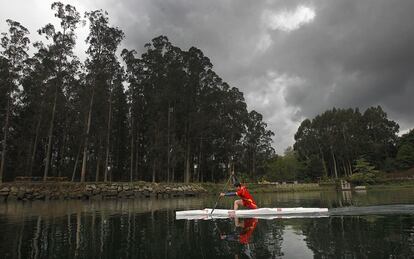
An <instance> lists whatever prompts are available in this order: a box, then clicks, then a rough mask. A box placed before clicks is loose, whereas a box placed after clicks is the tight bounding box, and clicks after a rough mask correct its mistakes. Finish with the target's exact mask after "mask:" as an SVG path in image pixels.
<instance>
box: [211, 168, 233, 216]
mask: <svg viewBox="0 0 414 259" xmlns="http://www.w3.org/2000/svg"><path fill="white" fill-rule="evenodd" d="M232 176H233V174H230V177H229V179H228V180H227V183H226V185H225V186H224V189H223V191H222V192H225V191H226V189H227V186H228V185H229V182H230V179H231V177H232ZM220 198H221V195H220V194H219V196H218V198H217V200H216V204H214V208H213V209H212V210H211V212H210V215H212V214H213V211H214V210H215V209H216V207H217V204H218V202H219V200H220Z"/></svg>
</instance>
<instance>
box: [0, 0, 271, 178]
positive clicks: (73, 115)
mask: <svg viewBox="0 0 414 259" xmlns="http://www.w3.org/2000/svg"><path fill="white" fill-rule="evenodd" d="M51 8H52V10H53V11H54V12H55V16H56V17H57V18H58V19H59V21H60V26H54V25H52V24H46V25H45V26H44V27H42V28H40V29H39V31H38V33H39V34H40V35H43V36H44V38H45V40H44V41H40V42H35V43H34V44H33V46H34V49H33V50H32V51H31V52H33V55H29V54H28V51H29V46H30V40H29V37H28V35H29V31H28V30H27V29H26V28H25V27H24V26H23V25H21V24H20V23H19V22H16V21H13V20H7V23H8V26H9V30H8V31H7V32H4V33H2V38H1V47H2V48H1V49H0V51H1V52H0V121H1V125H2V127H1V128H2V137H1V138H0V139H1V150H0V152H1V169H0V182H1V181H2V180H13V179H14V178H15V177H16V176H40V177H44V179H47V178H46V177H49V176H65V177H68V178H69V179H71V180H72V181H82V182H83V181H119V180H127V181H135V180H146V181H184V182H190V181H217V180H221V179H223V178H225V177H226V175H228V170H231V168H232V167H236V168H237V171H241V172H246V173H247V172H248V173H249V174H250V175H256V174H264V170H265V165H266V163H265V162H266V161H267V160H268V159H269V158H271V157H273V156H274V150H273V148H272V147H271V137H272V135H273V132H271V131H269V130H268V129H267V125H266V123H264V122H263V121H262V115H261V114H259V113H258V112H256V111H250V112H249V111H248V110H247V107H246V103H245V100H244V97H243V93H242V92H240V91H239V90H238V89H237V88H236V87H231V86H229V85H228V84H227V83H226V82H224V81H223V80H222V79H221V78H220V77H219V76H218V75H217V74H216V73H215V72H214V71H213V65H212V64H211V62H210V60H209V59H208V58H207V57H206V56H204V54H203V53H202V51H201V50H199V49H197V48H195V47H191V48H190V49H189V50H188V51H183V50H181V49H180V48H178V47H176V46H174V45H173V44H172V43H171V42H169V41H168V39H167V37H165V36H159V37H157V38H154V39H153V40H152V41H151V42H150V43H148V44H146V45H145V48H146V51H145V53H143V54H142V55H141V56H140V57H138V56H137V53H136V52H135V51H134V50H126V49H124V50H122V51H120V50H119V46H120V44H121V42H122V40H123V38H124V33H123V32H122V30H120V29H119V28H117V27H112V26H110V23H109V20H108V14H107V13H106V12H104V11H102V10H97V11H92V12H87V13H85V16H84V18H85V20H87V21H88V24H89V35H88V37H87V39H86V42H87V44H88V49H87V51H86V54H87V58H86V60H85V62H81V61H80V60H79V59H78V57H76V56H75V54H74V52H73V50H74V47H75V43H76V38H77V37H76V35H75V29H76V28H78V27H79V26H80V25H81V24H82V23H84V20H83V17H81V15H80V14H79V12H77V10H76V8H75V7H73V6H71V5H64V4H62V3H60V2H57V3H53V4H52V6H51ZM81 40H83V39H81ZM117 53H121V57H118V56H117ZM121 60H122V61H123V62H121ZM121 63H122V64H121Z"/></svg>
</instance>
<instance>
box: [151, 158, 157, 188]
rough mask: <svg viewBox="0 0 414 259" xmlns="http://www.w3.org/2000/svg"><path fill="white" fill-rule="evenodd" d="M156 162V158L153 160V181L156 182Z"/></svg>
mask: <svg viewBox="0 0 414 259" xmlns="http://www.w3.org/2000/svg"><path fill="white" fill-rule="evenodd" d="M156 164H157V161H156V159H155V158H154V160H153V161H152V182H153V183H155V173H156V168H155V167H156Z"/></svg>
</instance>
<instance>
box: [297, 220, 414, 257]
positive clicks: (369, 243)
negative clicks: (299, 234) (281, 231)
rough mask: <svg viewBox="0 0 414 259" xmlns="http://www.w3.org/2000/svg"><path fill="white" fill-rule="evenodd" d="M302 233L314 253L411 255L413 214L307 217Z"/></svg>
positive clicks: (413, 243)
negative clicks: (409, 215)
mask: <svg viewBox="0 0 414 259" xmlns="http://www.w3.org/2000/svg"><path fill="white" fill-rule="evenodd" d="M304 223H305V224H303V233H304V235H306V236H307V239H306V240H307V243H308V246H309V248H310V249H312V251H313V252H314V253H315V257H318V258H319V257H322V258H326V257H329V258H331V257H332V258H341V257H344V255H346V256H350V257H352V258H386V257H393V258H394V257H395V258H408V257H409V256H410V255H412V254H413V252H414V249H413V246H414V242H413V240H412V239H411V240H410V233H409V232H407V231H404V230H406V229H410V228H412V226H413V224H414V220H413V218H412V217H404V216H395V215H393V216H385V217H377V216H364V217H361V216H353V217H331V218H328V219H318V220H312V221H304Z"/></svg>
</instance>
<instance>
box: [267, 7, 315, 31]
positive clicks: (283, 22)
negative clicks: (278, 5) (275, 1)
mask: <svg viewBox="0 0 414 259" xmlns="http://www.w3.org/2000/svg"><path fill="white" fill-rule="evenodd" d="M315 16H316V13H315V10H314V9H313V8H311V7H307V6H304V5H299V6H297V7H296V9H295V10H293V11H288V10H283V11H277V12H275V11H265V12H264V13H263V20H264V22H265V23H266V24H267V27H268V28H269V29H272V30H281V31H285V32H291V31H294V30H297V29H299V28H300V27H301V26H302V25H305V24H307V23H310V22H312V21H313V20H314V19H315Z"/></svg>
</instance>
